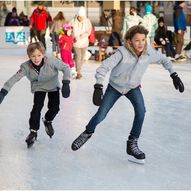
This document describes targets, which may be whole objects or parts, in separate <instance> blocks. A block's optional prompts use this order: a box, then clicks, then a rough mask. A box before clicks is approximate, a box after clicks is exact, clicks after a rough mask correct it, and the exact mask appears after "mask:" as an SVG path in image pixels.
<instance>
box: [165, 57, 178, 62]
mask: <svg viewBox="0 0 191 191" xmlns="http://www.w3.org/2000/svg"><path fill="white" fill-rule="evenodd" d="M167 58H169V59H170V61H172V62H173V61H176V59H175V58H173V57H171V56H168V57H167Z"/></svg>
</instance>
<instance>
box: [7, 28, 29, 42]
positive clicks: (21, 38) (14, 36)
mask: <svg viewBox="0 0 191 191" xmlns="http://www.w3.org/2000/svg"><path fill="white" fill-rule="evenodd" d="M25 41H26V34H25V32H23V31H21V32H5V42H10V43H13V44H18V43H20V42H22V43H23V42H25Z"/></svg>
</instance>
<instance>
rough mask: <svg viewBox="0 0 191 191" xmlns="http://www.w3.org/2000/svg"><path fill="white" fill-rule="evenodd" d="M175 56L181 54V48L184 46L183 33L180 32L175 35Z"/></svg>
mask: <svg viewBox="0 0 191 191" xmlns="http://www.w3.org/2000/svg"><path fill="white" fill-rule="evenodd" d="M175 35H176V54H181V52H182V47H183V45H184V31H182V30H181V33H180V34H179V33H176V34H175Z"/></svg>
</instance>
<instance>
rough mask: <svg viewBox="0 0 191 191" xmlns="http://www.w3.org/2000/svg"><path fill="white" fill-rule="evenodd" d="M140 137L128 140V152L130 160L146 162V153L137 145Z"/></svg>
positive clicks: (140, 162)
mask: <svg viewBox="0 0 191 191" xmlns="http://www.w3.org/2000/svg"><path fill="white" fill-rule="evenodd" d="M137 141H138V139H131V138H129V140H128V141H127V154H128V160H129V161H131V162H135V163H139V164H144V163H145V153H143V152H142V151H141V150H140V149H139V147H138V145H137Z"/></svg>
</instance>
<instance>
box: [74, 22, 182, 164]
mask: <svg viewBox="0 0 191 191" xmlns="http://www.w3.org/2000/svg"><path fill="white" fill-rule="evenodd" d="M147 34H148V31H147V30H146V29H145V28H144V27H143V26H140V25H136V26H133V27H131V28H130V29H129V30H128V31H127V33H126V36H125V40H126V43H125V45H124V46H122V47H120V48H119V49H118V51H116V53H115V54H113V55H112V56H110V57H109V58H108V59H106V60H104V61H103V62H102V64H101V65H100V67H98V69H97V70H96V74H95V78H96V84H95V85H94V94H93V103H94V104H95V105H97V106H99V109H98V111H97V112H96V114H95V115H94V116H93V117H92V118H91V120H90V121H89V123H88V124H87V125H86V130H85V131H84V132H83V133H82V134H80V136H79V137H78V138H77V139H75V140H74V142H73V143H72V150H74V151H75V150H78V149H79V148H80V147H81V146H82V145H83V144H84V143H85V142H86V141H87V140H88V139H89V138H90V137H91V136H92V134H93V133H94V131H95V128H96V126H97V125H98V124H99V123H100V122H101V121H103V120H104V119H105V117H106V115H107V113H108V112H109V110H110V109H111V108H112V106H113V105H114V104H115V102H116V101H117V100H118V99H119V98H120V97H121V96H123V95H124V96H125V97H126V98H127V99H129V100H130V102H131V103H132V105H133V107H134V111H135V116H134V121H133V126H132V129H131V132H130V135H129V138H128V141H127V154H128V157H129V160H131V161H134V162H138V163H144V162H145V160H144V159H145V153H143V152H142V151H141V150H140V149H139V148H138V144H137V142H138V138H139V136H140V134H141V129H142V125H143V121H144V117H145V105H144V99H143V95H142V93H141V90H140V83H141V79H142V77H143V74H144V73H145V71H146V69H147V67H148V65H149V64H150V63H159V64H162V65H163V67H164V68H165V69H166V70H168V71H169V73H170V76H171V78H172V79H173V83H174V86H175V88H176V89H179V91H180V92H183V91H184V85H183V83H182V81H181V80H180V78H179V77H178V74H177V73H176V72H175V71H174V70H173V68H172V63H171V61H170V60H169V59H168V58H167V57H166V56H165V55H163V54H161V53H160V52H159V51H156V50H155V49H154V48H153V47H151V46H147V43H146V39H147ZM109 71H111V73H110V78H109V84H108V86H107V89H106V91H105V94H104V96H103V91H102V89H103V81H104V79H105V76H106V74H107V73H108V72H109Z"/></svg>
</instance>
